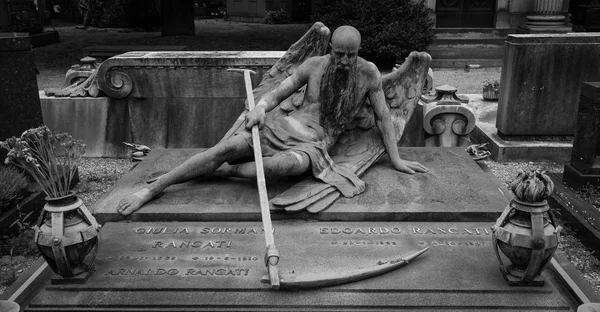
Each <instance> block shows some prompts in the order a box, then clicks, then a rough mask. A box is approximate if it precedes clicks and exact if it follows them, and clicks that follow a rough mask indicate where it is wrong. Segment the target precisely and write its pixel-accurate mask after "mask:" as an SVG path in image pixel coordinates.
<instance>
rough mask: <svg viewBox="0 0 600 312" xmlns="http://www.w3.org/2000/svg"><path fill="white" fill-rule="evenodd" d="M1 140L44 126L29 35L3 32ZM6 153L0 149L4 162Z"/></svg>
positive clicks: (0, 44) (0, 39) (0, 48)
mask: <svg viewBox="0 0 600 312" xmlns="http://www.w3.org/2000/svg"><path fill="white" fill-rule="evenodd" d="M0 68H2V70H1V71H0V86H2V92H0V116H2V117H1V118H0V140H4V139H6V138H8V137H11V136H20V135H21V133H23V131H25V130H27V129H29V128H33V127H38V126H40V125H41V124H42V110H41V108H40V98H39V95H38V86H37V79H36V77H35V64H34V61H33V51H32V50H31V43H30V42H29V36H28V35H27V34H25V35H24V36H18V35H17V34H15V33H3V34H1V33H0ZM5 156H6V150H5V149H1V148H0V159H1V160H2V162H3V161H4V157H5Z"/></svg>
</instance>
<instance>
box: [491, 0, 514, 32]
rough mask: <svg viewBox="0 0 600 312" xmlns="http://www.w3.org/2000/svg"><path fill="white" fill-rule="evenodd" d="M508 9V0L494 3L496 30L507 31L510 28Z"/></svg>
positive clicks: (499, 0)
mask: <svg viewBox="0 0 600 312" xmlns="http://www.w3.org/2000/svg"><path fill="white" fill-rule="evenodd" d="M508 9H509V1H508V0H498V1H497V2H496V25H495V26H496V28H497V29H508V28H511V25H510V13H509V12H508Z"/></svg>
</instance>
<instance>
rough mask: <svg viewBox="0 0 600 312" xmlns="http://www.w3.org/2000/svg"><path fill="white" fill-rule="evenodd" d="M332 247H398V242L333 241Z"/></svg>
mask: <svg viewBox="0 0 600 312" xmlns="http://www.w3.org/2000/svg"><path fill="white" fill-rule="evenodd" d="M331 245H337V246H397V245H398V242H397V241H370V240H343V241H332V242H331Z"/></svg>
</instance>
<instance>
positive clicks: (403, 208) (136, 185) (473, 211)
mask: <svg viewBox="0 0 600 312" xmlns="http://www.w3.org/2000/svg"><path fill="white" fill-rule="evenodd" d="M200 151H201V150H200V149H169V150H153V151H152V153H151V154H150V155H149V156H148V157H147V158H146V159H144V161H143V162H141V163H140V164H139V165H138V166H137V167H136V168H135V169H134V170H133V171H132V172H131V173H129V174H128V175H126V176H125V177H123V178H122V179H121V180H119V181H118V182H117V184H116V185H115V187H114V188H113V189H112V191H110V192H109V193H108V194H107V195H106V196H105V197H103V198H102V199H101V200H99V201H98V202H97V203H96V205H94V206H93V207H92V208H91V209H90V210H91V211H92V212H93V214H94V215H95V217H96V218H97V220H98V222H101V223H103V222H107V221H117V220H123V219H132V220H143V221H155V220H218V221H223V220H232V218H235V220H244V221H247V220H249V221H257V220H261V216H260V208H259V207H260V206H259V198H258V193H257V189H256V183H255V182H254V181H250V180H244V179H221V180H210V181H200V180H198V181H190V182H186V183H182V184H177V185H172V186H170V187H169V188H167V189H166V190H165V191H164V193H163V194H162V195H161V196H160V197H158V198H156V199H154V200H152V201H150V202H149V203H148V204H146V205H145V206H144V207H143V208H142V209H140V210H138V211H137V212H135V213H134V214H133V215H132V216H130V217H123V216H121V215H119V214H117V213H116V207H117V205H118V203H119V201H120V200H121V199H122V198H124V197H125V196H126V195H129V194H131V193H133V192H135V191H137V190H139V189H140V188H142V187H143V186H144V185H145V184H144V183H145V182H144V181H146V179H148V178H149V177H151V176H154V175H155V174H161V173H165V172H167V171H168V170H170V169H172V168H174V167H175V166H177V165H178V164H181V163H183V162H184V161H185V160H186V159H188V158H189V157H191V156H192V155H194V154H196V153H198V152H200ZM400 156H401V157H402V158H403V159H408V160H415V161H419V162H420V163H422V164H423V165H425V166H426V167H428V168H429V172H428V173H424V174H415V175H408V174H404V173H401V172H398V171H396V170H394V169H393V168H392V165H391V164H390V162H389V159H388V158H387V157H385V156H384V157H383V158H382V159H381V160H380V161H379V162H378V163H376V164H375V165H374V166H372V167H371V168H369V170H367V171H366V172H365V174H364V175H363V176H362V177H361V178H362V179H363V180H364V181H365V183H366V185H367V189H366V191H365V192H364V193H363V194H360V195H358V196H355V197H353V198H343V197H342V198H339V199H338V200H337V201H336V202H335V203H334V204H333V205H332V206H331V207H329V208H328V209H327V210H325V211H323V212H321V213H319V214H316V215H314V214H308V213H307V212H300V213H295V214H289V213H286V212H278V211H274V212H273V213H272V218H273V219H287V218H292V219H316V220H321V221H323V220H347V221H366V220H412V221H416V220H419V221H434V220H435V221H442V220H446V221H451V220H454V221H490V222H491V221H494V220H496V219H497V218H498V216H499V215H500V213H501V212H502V210H503V209H504V208H505V207H506V205H507V201H506V198H505V197H504V194H506V191H505V190H504V186H503V185H502V183H501V182H500V181H498V180H497V179H495V178H493V177H490V176H489V175H487V174H486V173H484V172H483V171H482V170H481V169H480V168H479V166H478V165H477V164H476V163H475V162H474V161H473V160H472V159H471V157H469V156H468V155H467V153H466V152H465V151H464V148H460V147H455V148H426V147H412V148H408V147H407V148H401V149H400ZM449 164H450V165H449ZM302 179H303V177H296V178H289V179H287V180H283V181H279V182H277V183H270V184H268V185H267V190H268V193H269V198H273V197H274V196H277V195H278V194H281V193H282V192H284V191H285V190H287V189H289V188H290V187H291V186H293V185H294V184H295V183H298V182H300V181H301V180H302ZM232 194H235V195H234V196H232Z"/></svg>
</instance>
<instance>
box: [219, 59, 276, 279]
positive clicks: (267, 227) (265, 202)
mask: <svg viewBox="0 0 600 312" xmlns="http://www.w3.org/2000/svg"><path fill="white" fill-rule="evenodd" d="M228 71H237V72H243V73H244V82H245V84H246V97H247V99H248V110H249V111H251V110H252V109H254V95H253V94H252V80H251V79H250V73H254V74H256V73H255V72H254V71H252V70H249V69H228ZM252 147H253V148H254V161H255V163H256V182H257V185H258V196H259V199H260V213H261V216H262V223H263V228H264V231H265V241H266V243H267V253H266V255H265V265H266V266H267V268H268V270H269V276H270V279H271V288H273V289H279V269H278V268H277V263H278V262H279V252H278V251H277V248H276V247H275V238H274V236H273V224H272V223H271V211H270V209H269V198H268V196H267V183H266V181H265V171H264V168H263V159H262V150H261V148H260V134H259V131H258V125H254V126H253V127H252Z"/></svg>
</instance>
